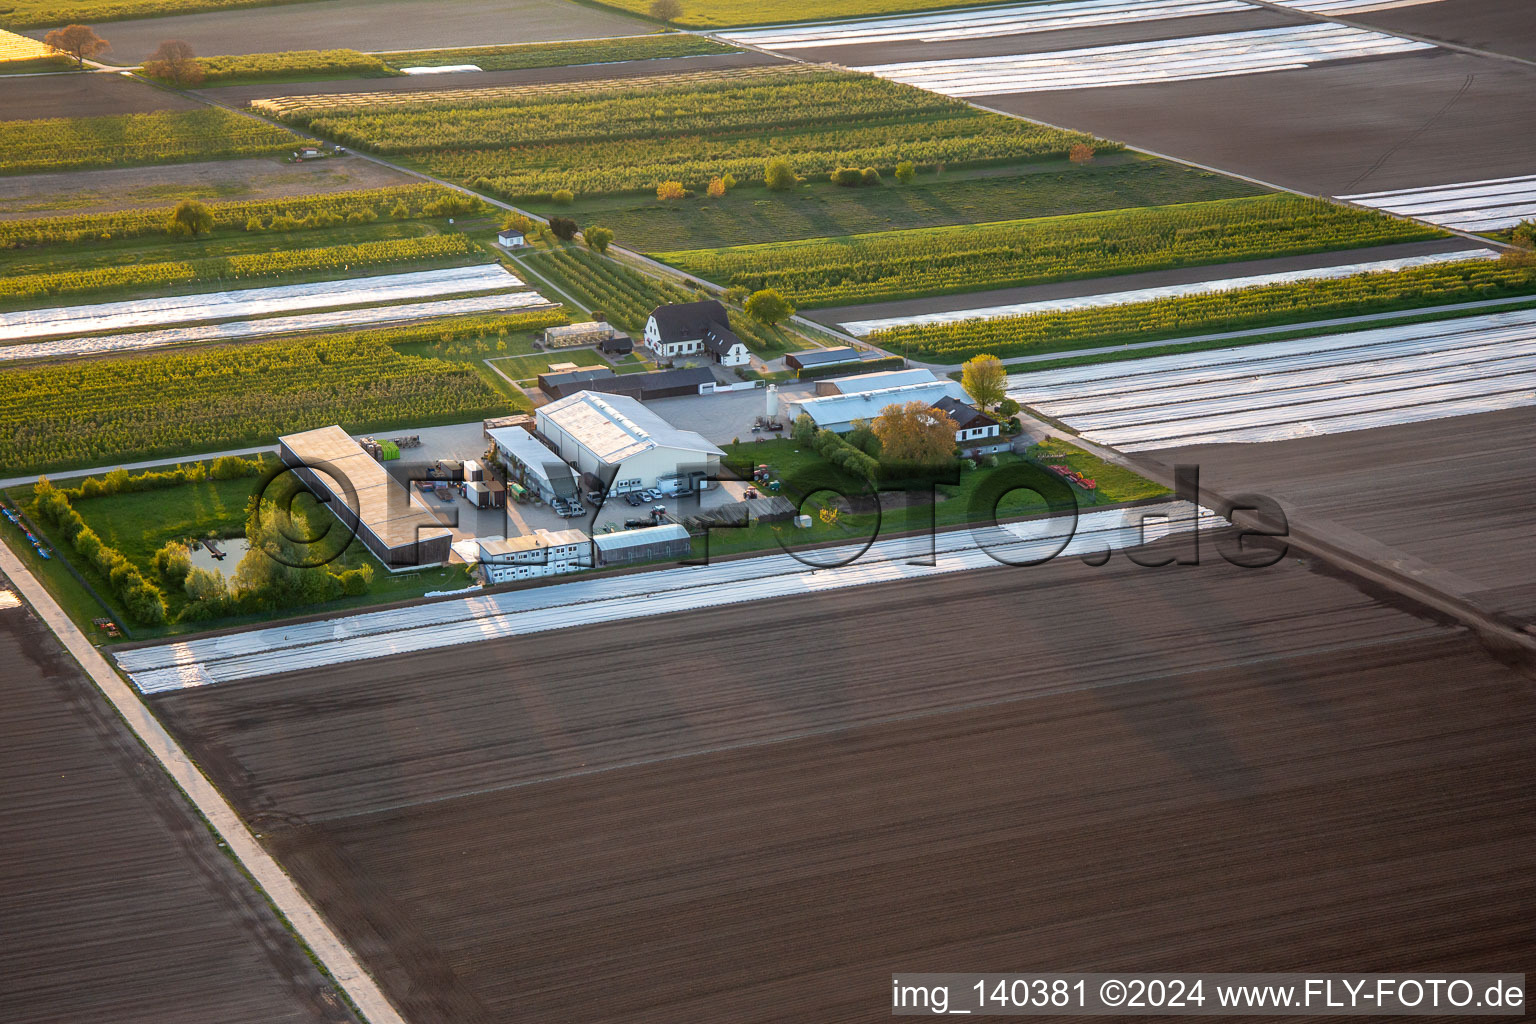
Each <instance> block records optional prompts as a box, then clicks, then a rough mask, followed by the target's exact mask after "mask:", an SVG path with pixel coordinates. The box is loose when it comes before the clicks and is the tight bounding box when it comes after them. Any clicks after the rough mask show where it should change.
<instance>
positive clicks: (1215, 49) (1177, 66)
mask: <svg viewBox="0 0 1536 1024" xmlns="http://www.w3.org/2000/svg"><path fill="white" fill-rule="evenodd" d="M1425 49H1433V46H1432V45H1431V44H1429V43H1420V42H1415V41H1413V40H1410V39H1400V38H1398V37H1396V36H1389V35H1384V34H1382V33H1380V32H1369V31H1366V30H1364V29H1358V28H1351V27H1349V26H1345V25H1334V24H1318V25H1303V26H1287V27H1285V28H1267V29H1257V30H1254V31H1247V32H1224V33H1220V34H1217V35H1205V36H1189V37H1185V38H1182V39H1163V40H1156V41H1152V42H1141V43H1125V44H1122V45H1118V46H1099V47H1090V48H1087V49H1078V50H1057V51H1053V52H1049V53H1027V54H1019V55H1016V56H1003V57H974V58H960V59H957V60H934V61H905V62H901V63H895V64H874V65H868V66H865V67H861V68H858V69H857V70H859V71H867V72H869V73H871V74H875V75H879V76H880V77H881V78H888V79H890V80H892V81H896V82H902V83H904V84H906V85H912V86H916V87H918V88H920V89H928V90H929V91H931V92H937V93H942V94H944V95H946V96H956V97H968V96H988V95H993V94H1002V93H1027V92H1052V91H1058V90H1064V89H1100V88H1106V87H1109V86H1123V85H1147V84H1153V83H1159V82H1183V81H1191V80H1195V79H1202V78H1222V77H1228V76H1231V75H1250V74H1259V73H1263V72H1270V71H1287V70H1295V69H1298V68H1304V67H1307V66H1309V65H1312V64H1317V63H1320V62H1324V61H1330V60H1352V59H1357V58H1360V57H1371V56H1381V55H1384V54H1393V53H1405V52H1408V51H1410V50H1425Z"/></svg>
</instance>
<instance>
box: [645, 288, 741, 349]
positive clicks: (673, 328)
mask: <svg viewBox="0 0 1536 1024" xmlns="http://www.w3.org/2000/svg"><path fill="white" fill-rule="evenodd" d="M651 316H653V317H655V319H656V329H657V330H658V331H660V332H661V340H662V341H663V342H675V341H697V340H698V339H700V338H702V337H704V332H705V331H707V330H709V328H710V325H711V324H721V325H724V324H728V323H730V318H729V317H727V316H726V312H725V307H724V306H722V305H720V303H718V302H716V301H715V300H714V299H703V300H701V301H699V302H677V303H672V304H671V305H666V306H657V307H656V308H655V309H653V310H652V311H651ZM726 330H729V328H726Z"/></svg>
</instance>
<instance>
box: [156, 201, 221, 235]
mask: <svg viewBox="0 0 1536 1024" xmlns="http://www.w3.org/2000/svg"><path fill="white" fill-rule="evenodd" d="M165 230H166V232H167V233H168V234H169V235H171V237H173V238H180V237H185V238H196V237H197V236H198V235H200V234H207V233H208V232H210V231H212V230H213V211H212V210H210V209H208V207H207V205H206V204H204V203H200V202H198V201H197V200H195V199H183V200H182V201H181V202H179V203H177V204H176V208H175V209H174V210H172V211H171V216H170V218H169V219H168V220H167V221H166V222H165Z"/></svg>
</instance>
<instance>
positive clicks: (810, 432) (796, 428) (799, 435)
mask: <svg viewBox="0 0 1536 1024" xmlns="http://www.w3.org/2000/svg"><path fill="white" fill-rule="evenodd" d="M789 436H790V437H792V438H794V439H795V440H796V441H803V442H809V441H810V440H811V438H813V437H815V436H816V421H815V420H813V419H811V414H810V413H808V412H803V413H801V414H800V415H799V416H796V417H795V422H794V423H793V424H791V425H790V428H789Z"/></svg>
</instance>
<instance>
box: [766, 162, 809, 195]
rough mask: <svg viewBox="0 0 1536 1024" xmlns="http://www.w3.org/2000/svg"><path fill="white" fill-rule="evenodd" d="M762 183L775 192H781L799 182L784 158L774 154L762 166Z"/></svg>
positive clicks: (793, 170)
mask: <svg viewBox="0 0 1536 1024" xmlns="http://www.w3.org/2000/svg"><path fill="white" fill-rule="evenodd" d="M763 183H764V184H766V185H767V186H768V187H769V188H771V189H773V190H774V191H775V192H783V191H785V190H787V189H792V188H794V187H795V186H796V185H798V184H800V178H799V176H798V175H796V174H795V169H794V168H793V167H791V166H790V165H789V161H788V160H787V159H786V158H784V157H782V156H776V157H774V158H773V159H772V160H769V161H768V163H767V165H766V166H765V167H764V168H763Z"/></svg>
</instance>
